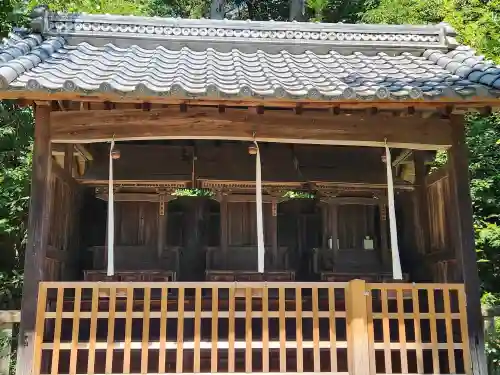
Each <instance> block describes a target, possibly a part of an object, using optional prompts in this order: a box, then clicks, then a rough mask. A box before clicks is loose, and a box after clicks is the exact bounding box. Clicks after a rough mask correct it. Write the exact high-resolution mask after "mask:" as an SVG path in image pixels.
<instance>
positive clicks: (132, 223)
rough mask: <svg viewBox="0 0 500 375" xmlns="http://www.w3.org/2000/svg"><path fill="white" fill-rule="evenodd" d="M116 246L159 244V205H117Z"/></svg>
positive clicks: (131, 203) (126, 203)
mask: <svg viewBox="0 0 500 375" xmlns="http://www.w3.org/2000/svg"><path fill="white" fill-rule="evenodd" d="M115 212H116V213H115V225H116V233H115V236H116V237H115V238H116V244H117V245H123V246H145V247H148V246H150V247H151V248H152V249H155V246H156V244H157V242H158V216H159V204H158V203H155V202H116V203H115Z"/></svg>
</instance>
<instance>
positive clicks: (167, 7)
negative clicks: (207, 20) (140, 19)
mask: <svg viewBox="0 0 500 375" xmlns="http://www.w3.org/2000/svg"><path fill="white" fill-rule="evenodd" d="M209 9H210V1H209V0H152V1H151V2H150V4H149V5H148V9H147V13H148V14H149V15H151V16H161V17H183V18H201V17H203V16H205V15H206V14H208V11H209Z"/></svg>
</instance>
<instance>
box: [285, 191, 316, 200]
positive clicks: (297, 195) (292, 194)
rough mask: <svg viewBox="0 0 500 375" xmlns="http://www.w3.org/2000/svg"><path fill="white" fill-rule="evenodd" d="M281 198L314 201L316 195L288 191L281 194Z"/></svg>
mask: <svg viewBox="0 0 500 375" xmlns="http://www.w3.org/2000/svg"><path fill="white" fill-rule="evenodd" d="M283 198H288V199H314V198H316V195H315V194H313V193H309V192H307V191H295V190H289V191H287V192H286V193H285V194H283Z"/></svg>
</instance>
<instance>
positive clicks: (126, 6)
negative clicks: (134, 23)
mask: <svg viewBox="0 0 500 375" xmlns="http://www.w3.org/2000/svg"><path fill="white" fill-rule="evenodd" d="M146 1H147V0H47V1H44V2H43V4H45V5H48V7H49V9H50V10H52V11H57V12H69V13H109V14H122V15H134V16H141V15H146V14H147V10H148V9H147V4H148V3H147V2H146ZM39 4H40V2H39V1H38V0H29V1H28V3H27V7H28V9H32V8H33V7H35V6H37V5H39Z"/></svg>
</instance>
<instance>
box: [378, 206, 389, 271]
mask: <svg viewBox="0 0 500 375" xmlns="http://www.w3.org/2000/svg"><path fill="white" fill-rule="evenodd" d="M379 212H380V215H379V216H380V251H381V254H382V262H383V263H384V266H391V261H392V260H391V254H390V251H389V243H388V240H387V205H386V204H385V203H384V202H381V203H380V204H379Z"/></svg>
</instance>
